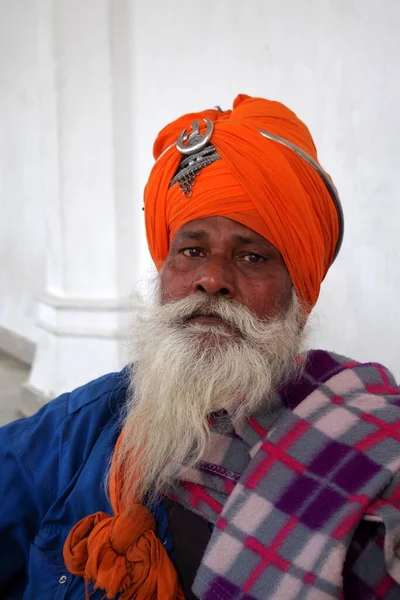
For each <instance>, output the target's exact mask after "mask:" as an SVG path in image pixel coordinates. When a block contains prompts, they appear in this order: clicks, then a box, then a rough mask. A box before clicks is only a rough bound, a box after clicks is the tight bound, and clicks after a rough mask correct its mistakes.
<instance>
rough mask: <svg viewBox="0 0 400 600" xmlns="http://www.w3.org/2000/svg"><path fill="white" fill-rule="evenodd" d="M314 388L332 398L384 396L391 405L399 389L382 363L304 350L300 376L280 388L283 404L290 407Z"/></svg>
mask: <svg viewBox="0 0 400 600" xmlns="http://www.w3.org/2000/svg"><path fill="white" fill-rule="evenodd" d="M317 390H318V391H319V392H322V393H324V394H325V396H328V397H331V399H333V400H335V398H336V399H338V398H339V397H341V398H342V399H346V398H347V399H351V398H353V396H354V394H364V395H365V394H368V395H370V396H382V397H385V398H386V399H387V400H388V401H389V402H390V403H391V404H394V403H396V402H397V401H399V398H400V389H399V386H398V384H397V382H396V380H395V378H394V376H393V374H392V373H391V372H390V371H389V370H388V369H387V368H386V367H384V366H383V365H381V364H379V363H376V362H365V363H363V362H359V361H357V360H354V359H352V358H349V357H347V356H343V355H340V354H336V353H334V352H327V351H325V350H311V351H310V352H308V354H307V355H306V357H305V358H304V365H303V371H302V374H301V376H300V377H299V379H298V380H297V381H296V383H294V384H293V383H289V384H288V385H286V386H285V387H284V389H283V390H282V396H283V397H284V399H285V403H286V405H287V406H288V407H289V408H291V409H294V408H296V406H298V405H299V404H300V403H301V402H302V401H304V400H305V399H306V398H307V397H309V396H311V394H313V392H316V391H317Z"/></svg>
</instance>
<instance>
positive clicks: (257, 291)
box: [161, 217, 292, 324]
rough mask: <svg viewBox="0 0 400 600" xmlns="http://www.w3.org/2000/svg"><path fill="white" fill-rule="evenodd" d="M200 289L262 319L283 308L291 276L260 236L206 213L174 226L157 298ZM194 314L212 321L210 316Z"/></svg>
mask: <svg viewBox="0 0 400 600" xmlns="http://www.w3.org/2000/svg"><path fill="white" fill-rule="evenodd" d="M199 292H200V293H203V294H207V295H208V296H210V297H224V298H226V299H227V300H235V301H236V302H238V303H240V304H243V305H244V306H246V307H247V308H248V309H249V310H250V311H252V312H253V313H255V314H256V315H257V316H258V317H259V318H260V319H266V318H269V317H274V316H276V315H277V314H278V313H281V312H282V311H285V310H286V309H287V308H288V306H289V304H290V301H291V298H292V282H291V279H290V277H289V273H288V271H287V269H286V267H285V264H284V262H283V259H282V257H281V255H280V254H279V252H278V250H277V249H276V248H275V247H274V246H273V245H272V244H270V243H269V242H268V241H267V240H266V239H265V238H263V237H262V236H260V235H259V234H257V233H255V232H254V231H253V230H251V229H249V228H248V227H245V226H244V225H241V224H240V223H237V222H236V221H232V220H231V219H227V218H225V217H207V218H204V219H196V220H194V221H190V222H189V223H186V224H185V225H184V226H183V227H181V229H179V231H178V232H177V234H176V235H175V238H174V239H173V240H172V244H171V247H170V250H169V253H168V256H167V259H166V261H165V264H164V267H163V269H162V272H161V298H162V303H167V302H170V301H174V300H180V299H181V298H184V297H187V296H189V295H191V294H195V293H199ZM196 319H197V320H198V321H199V323H205V324H213V319H214V317H203V316H201V317H195V318H194V319H193V320H196ZM215 324H217V322H215Z"/></svg>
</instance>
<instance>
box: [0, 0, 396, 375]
mask: <svg viewBox="0 0 400 600" xmlns="http://www.w3.org/2000/svg"><path fill="white" fill-rule="evenodd" d="M107 1H108V6H109V7H112V8H113V9H114V12H115V11H117V12H118V10H120V9H121V11H122V9H124V10H125V9H126V14H127V15H128V17H127V19H128V20H129V23H127V24H126V28H127V29H128V30H130V34H129V36H128V35H127V34H126V31H125V32H124V33H123V36H121V39H123V40H127V41H126V43H125V41H124V43H122V44H121V45H120V46H119V47H118V48H117V49H115V48H114V49H113V52H114V54H115V52H116V54H115V56H114V59H113V60H115V64H116V65H117V64H121V65H122V67H123V68H121V71H120V72H118V68H117V67H115V68H114V71H113V76H116V77H117V81H118V89H119V90H120V91H119V92H118V94H120V95H121V93H122V92H121V90H122V88H121V86H122V85H123V81H129V85H130V86H131V89H130V91H129V92H128V91H127V90H125V91H124V94H123V97H124V98H125V100H124V102H125V105H124V102H122V103H116V104H115V107H114V110H115V114H114V117H113V118H114V127H117V131H118V136H119V142H118V144H117V147H118V148H120V151H119V152H120V155H119V156H118V158H117V160H116V159H115V156H114V160H116V163H117V165H118V164H122V163H123V165H124V167H123V168H124V169H126V164H127V162H129V161H131V168H132V183H130V182H129V186H128V185H127V184H126V185H125V184H124V186H125V187H124V189H125V188H126V189H128V187H129V189H131V188H130V186H132V203H133V209H132V214H129V215H128V214H127V218H126V223H125V225H124V227H125V229H128V230H129V227H131V230H132V236H134V238H135V245H136V250H135V252H134V256H132V257H130V256H129V251H127V252H126V253H125V254H127V256H126V260H127V261H129V260H132V262H133V263H135V264H134V266H133V268H132V273H133V277H136V276H138V278H139V279H140V275H137V274H140V273H146V272H147V271H148V270H149V265H150V261H149V257H148V253H147V249H146V244H145V236H144V228H143V226H142V220H143V213H142V212H141V204H142V192H143V187H144V185H145V182H146V179H147V176H148V172H149V170H150V168H151V166H152V164H153V159H152V156H151V147H152V143H153V141H154V139H155V137H156V135H157V132H158V131H159V129H161V128H162V127H163V126H164V125H165V124H166V123H167V122H169V121H170V120H171V119H173V118H175V117H177V116H179V115H180V114H182V113H183V112H188V111H192V110H197V109H202V108H205V107H212V106H214V105H216V104H219V105H221V106H222V107H224V108H227V107H229V106H231V103H232V100H233V98H234V97H235V96H236V94H238V93H247V94H251V95H261V96H265V97H269V98H273V99H277V100H280V101H283V102H285V103H287V104H288V106H290V107H291V108H293V109H294V110H295V111H296V112H297V113H298V115H299V116H300V117H301V118H303V119H304V120H305V122H306V123H307V124H308V125H309V127H310V129H311V130H312V132H313V134H314V137H315V140H316V143H317V146H318V148H319V151H320V158H321V162H322V164H323V165H324V166H325V167H326V169H327V170H328V171H329V172H330V173H331V174H332V176H333V178H334V180H335V182H336V184H337V186H338V188H339V191H340V194H341V198H342V202H343V206H344V211H345V217H346V235H345V243H344V246H343V249H342V253H341V256H340V258H339V259H338V261H337V263H336V264H335V265H334V267H333V268H332V270H331V272H330V274H329V275H328V277H327V279H326V282H325V283H324V286H323V292H322V294H321V300H320V302H319V304H318V306H317V310H316V314H317V315H319V317H318V320H319V325H318V330H317V333H316V341H315V343H316V344H317V345H319V346H321V347H325V348H329V349H335V350H337V351H340V352H343V353H346V354H348V355H351V356H353V357H355V358H358V359H361V360H369V359H373V360H379V361H381V362H384V363H385V364H387V365H388V366H389V367H391V368H392V369H393V370H394V371H395V373H396V374H397V376H398V377H400V358H399V356H398V344H397V340H398V339H400V302H399V301H398V297H399V295H400V273H399V269H398V268H397V264H398V261H399V250H398V228H399V223H400V203H399V202H398V193H397V190H398V189H399V187H400V173H399V168H398V163H399V158H400V142H399V140H400V135H399V132H400V122H399V115H398V98H399V93H400V80H399V72H400V70H399V69H400V36H399V35H398V26H399V24H400V2H398V0H381V1H380V2H378V1H377V0H247V1H246V2H244V1H243V0H202V2H201V3H190V2H184V1H183V0H168V2H166V1H165V0H147V1H146V2H144V1H142V0H102V2H99V11H100V10H101V11H103V12H104V11H105V10H106V5H107ZM89 3H90V7H89V6H87V8H88V11H84V13H83V14H84V15H87V14H88V12H90V11H89V8H90V10H92V9H93V6H94V4H93V2H92V0H81V2H75V4H74V5H71V6H70V5H68V6H69V8H68V11H69V18H70V11H71V10H73V8H72V6H76V21H77V26H78V24H79V23H81V24H82V22H83V21H82V10H83V4H84V5H85V7H86V5H87V4H89ZM67 4H68V3H60V2H59V0H0V119H1V121H0V327H1V326H5V327H8V328H10V329H11V330H14V331H16V332H18V333H20V334H21V335H23V336H25V337H28V338H30V339H35V337H36V328H35V317H34V310H33V306H34V303H33V299H34V296H35V295H36V293H37V292H39V291H41V290H42V289H43V288H44V277H45V275H44V272H45V267H44V263H45V253H46V250H45V248H46V246H45V234H44V230H45V223H47V220H46V221H45V219H47V217H45V213H44V210H45V209H44V206H45V204H46V205H47V206H49V205H51V199H52V198H53V197H54V198H55V201H56V200H57V198H58V199H59V198H61V197H63V198H65V197H66V188H65V186H64V187H63V182H62V179H61V181H60V186H61V188H60V189H59V188H58V180H57V173H58V168H59V165H58V163H57V148H58V144H59V143H61V144H62V145H63V146H64V148H65V144H66V138H65V137H62V139H61V141H60V140H58V141H57V135H58V134H57V124H56V121H57V122H58V124H59V123H62V122H64V120H65V119H66V118H67V117H68V119H70V120H71V119H72V121H73V115H71V113H70V112H65V114H64V113H63V110H65V111H70V110H71V106H72V105H68V106H66V107H64V109H63V104H62V102H61V103H60V102H58V105H57V102H55V98H54V93H55V91H54V85H53V84H52V82H53V81H54V73H53V69H55V71H56V78H55V79H56V81H57V82H58V85H61V86H62V85H63V79H62V77H63V75H62V73H63V72H64V71H65V69H64V66H65V68H68V69H69V64H67V63H65V62H63V61H65V55H63V54H62V52H61V51H60V44H61V46H62V44H63V43H64V42H63V40H60V39H58V38H57V37H56V39H55V40H54V45H52V44H53V41H52V35H53V34H54V31H53V29H52V23H53V27H54V19H53V20H52V17H51V15H52V11H53V10H54V7H58V8H60V6H64V5H65V6H67ZM127 7H128V8H127ZM111 13H112V11H111V10H110V14H111ZM57 14H58V15H60V14H61V13H60V10H58V13H57ZM102 14H103V13H102ZM99 18H100V17H99ZM85 22H87V23H88V25H87V27H90V23H93V22H96V21H95V20H94V21H93V20H88V21H85ZM68 23H69V22H68ZM68 23H64V25H65V27H67V25H68ZM110 23H114V25H113V26H114V27H115V23H118V19H115V18H114V19H111V20H110ZM110 26H111V25H110ZM119 26H120V27H122V25H121V23H120V25H119ZM57 28H58V30H60V24H59V23H58V25H57V27H56V28H55V31H57ZM68 31H73V30H72V29H71V30H68ZM77 32H79V36H78V35H77V44H81V43H82V44H83V43H84V42H83V40H84V36H82V27H80V28H78V29H77ZM78 38H79V39H78ZM90 39H92V37H91V38H90ZM113 39H114V40H118V39H119V36H118V31H116V32H115V31H114V38H113ZM69 43H70V42H69ZM93 48H95V46H93ZM82 49H83V50H84V56H85V64H87V63H89V64H90V56H89V54H88V53H89V50H90V48H89V46H88V45H87V44H86V45H84V46H82ZM119 53H123V54H124V56H125V57H127V55H129V60H128V58H127V60H126V64H127V65H130V66H129V69H131V72H130V75H129V77H128V76H127V77H126V79H125V75H124V68H125V67H124V66H123V64H124V63H123V60H122V61H121V60H120V59H118V60H117V58H118V56H119ZM77 55H79V47H78V48H77ZM96 56H97V55H96ZM120 58H123V57H120ZM97 60H98V56H97ZM53 62H55V63H56V64H55V66H54V64H53ZM93 62H94V64H97V63H96V57H95V56H93ZM96 68H97V67H96ZM60 69H61V71H60ZM60 72H61V78H60ZM96 72H97V71H96ZM88 79H89V80H90V77H89V78H88ZM112 80H113V79H112V78H111V81H112ZM84 81H85V77H84V76H82V77H81V78H80V82H81V84H82V82H84ZM107 81H109V80H108V79H107V78H104V86H107V85H109V83H107ZM70 84H71V80H69V83H68V85H70ZM81 84H80V85H81ZM74 85H78V84H74ZM114 86H115V80H114ZM57 93H59V90H58V92H57ZM62 93H63V94H65V88H63V92H62ZM75 93H76V90H75V91H74V94H75ZM99 94H100V95H101V90H99ZM109 94H110V90H109V89H105V87H104V97H105V98H106V97H108V96H109ZM118 94H117V96H118ZM63 97H65V96H63ZM85 97H87V93H86V90H85ZM121 97H122V96H121ZM128 99H129V102H130V106H131V108H132V114H129V116H128V118H127V120H126V126H125V128H124V127H123V123H122V122H121V111H122V113H123V111H124V110H126V112H127V114H128V113H129V111H128V110H127V106H126V102H128ZM56 105H57V110H58V113H57V115H56V114H55V110H56V108H55V106H56ZM77 107H78V105H77ZM76 110H77V111H78V108H76ZM79 110H80V112H79V115H78V114H77V115H76V118H77V122H78V123H80V124H81V126H82V127H83V125H82V119H83V118H84V117H85V115H84V112H85V111H83V110H81V109H79ZM86 110H87V107H86ZM60 111H61V112H60ZM58 133H59V132H58ZM67 133H68V132H67ZM72 133H73V132H72ZM72 133H71V135H72ZM68 135H69V136H71V135H70V134H68ZM124 135H125V136H126V137H125V138H124ZM68 139H69V138H68ZM124 144H126V145H127V149H124ZM131 144H132V146H131ZM89 146H90V145H89ZM111 154H112V153H111V152H110V155H111ZM110 160H111V158H110ZM121 161H122V162H121ZM124 161H125V162H124ZM67 183H68V182H67ZM121 206H122V204H121ZM118 210H119V209H118ZM98 226H99V227H102V228H106V227H107V223H106V222H103V221H101V222H99V223H98ZM126 247H127V248H128V249H129V248H130V245H129V244H127V245H126ZM72 251H76V252H81V251H82V250H81V249H79V248H75V249H72ZM93 260H94V258H93ZM92 262H93V261H92ZM73 263H74V260H71V261H70V264H73ZM75 263H76V264H77V265H78V266H77V268H79V264H80V263H79V261H75ZM81 264H82V269H83V268H84V261H83V260H82V261H81ZM125 272H126V270H125ZM74 277H75V279H79V275H78V274H75V276H74ZM98 277H99V278H101V277H102V274H101V270H99V273H98ZM83 281H85V278H83ZM124 285H125V284H124ZM134 285H135V281H132V286H134ZM125 287H126V285H125ZM99 289H100V290H101V289H102V284H101V281H99ZM84 376H85V374H84V373H83V374H82V377H84Z"/></svg>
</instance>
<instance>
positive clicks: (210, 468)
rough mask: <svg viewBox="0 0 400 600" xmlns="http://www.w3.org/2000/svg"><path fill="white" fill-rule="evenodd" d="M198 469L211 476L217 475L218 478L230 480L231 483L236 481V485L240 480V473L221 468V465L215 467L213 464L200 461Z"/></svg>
mask: <svg viewBox="0 0 400 600" xmlns="http://www.w3.org/2000/svg"><path fill="white" fill-rule="evenodd" d="M196 468H197V469H199V470H200V471H205V472H206V473H208V474H209V475H216V476H217V477H222V478H223V479H229V480H230V481H234V482H235V483H236V482H238V481H239V479H240V475H239V473H235V472H234V471H230V470H229V469H225V467H221V466H220V465H214V464H213V463H209V462H206V461H203V460H202V461H200V463H199V464H198V465H197V467H196Z"/></svg>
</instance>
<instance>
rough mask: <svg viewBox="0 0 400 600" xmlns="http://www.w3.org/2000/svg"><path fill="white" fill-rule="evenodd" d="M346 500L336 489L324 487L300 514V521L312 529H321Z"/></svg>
mask: <svg viewBox="0 0 400 600" xmlns="http://www.w3.org/2000/svg"><path fill="white" fill-rule="evenodd" d="M346 502H347V498H346V497H345V496H342V495H341V494H339V493H338V492H337V491H336V490H333V489H331V488H328V487H325V488H323V489H322V490H321V492H320V493H319V494H317V496H316V497H315V498H314V500H313V501H312V502H311V504H310V505H309V506H308V507H307V509H306V510H305V511H304V512H303V514H302V515H300V519H299V520H300V521H301V523H303V524H304V525H306V527H309V528H310V529H313V530H318V529H323V528H324V526H325V525H326V523H327V522H328V521H329V520H330V518H331V517H332V516H333V515H334V514H335V513H336V512H338V511H339V510H340V509H341V508H342V507H343V506H344V505H345V504H346Z"/></svg>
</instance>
